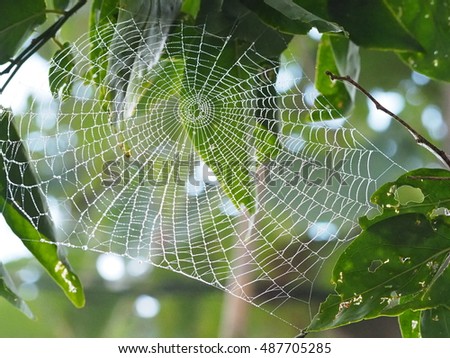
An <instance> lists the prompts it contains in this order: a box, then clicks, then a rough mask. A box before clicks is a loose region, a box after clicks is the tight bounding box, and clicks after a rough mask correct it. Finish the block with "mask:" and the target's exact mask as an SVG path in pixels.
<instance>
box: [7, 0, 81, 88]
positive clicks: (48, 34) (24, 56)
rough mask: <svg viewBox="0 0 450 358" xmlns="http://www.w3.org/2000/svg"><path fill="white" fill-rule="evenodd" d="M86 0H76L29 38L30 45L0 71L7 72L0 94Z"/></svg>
mask: <svg viewBox="0 0 450 358" xmlns="http://www.w3.org/2000/svg"><path fill="white" fill-rule="evenodd" d="M86 2H87V0H78V2H77V3H76V4H75V5H74V6H73V7H72V8H71V9H69V10H67V11H64V13H63V15H62V16H61V17H60V18H59V19H58V21H56V22H55V23H54V24H53V25H51V26H50V27H49V28H48V29H47V30H45V31H44V32H43V33H42V34H40V35H39V36H38V37H36V38H34V39H33V40H31V43H30V45H29V46H28V47H27V48H26V49H25V50H23V51H22V52H21V53H20V54H19V55H18V56H17V57H16V58H14V59H12V60H11V61H10V64H9V66H8V67H6V68H5V69H4V70H3V71H2V72H0V76H3V75H6V74H9V76H8V78H7V79H6V82H5V83H4V84H3V86H2V87H1V88H0V94H2V93H3V91H4V90H5V88H6V86H8V84H9V82H11V80H12V79H13V78H14V76H15V75H16V73H17V71H19V69H20V67H22V65H23V64H24V63H25V62H26V61H27V60H28V59H29V58H30V57H31V56H32V55H33V54H35V53H36V52H37V51H39V49H40V48H41V47H42V46H44V45H45V44H46V43H47V41H49V40H50V39H51V38H53V37H55V36H56V33H57V32H58V30H59V29H60V28H61V27H62V26H63V25H64V24H65V22H66V21H67V20H68V19H69V18H70V17H71V16H72V15H73V14H74V13H76V12H77V11H78V10H79V9H80V8H81V7H82V6H83V5H84V4H86Z"/></svg>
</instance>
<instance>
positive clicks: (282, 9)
mask: <svg viewBox="0 0 450 358" xmlns="http://www.w3.org/2000/svg"><path fill="white" fill-rule="evenodd" d="M248 2H249V3H255V2H254V1H248ZM264 3H265V4H267V5H268V6H269V7H271V8H273V9H275V10H276V11H278V12H279V13H281V14H282V15H284V16H285V17H286V18H288V19H290V20H292V21H294V22H296V23H303V24H306V25H307V27H306V28H308V27H309V28H308V30H310V29H311V28H312V27H316V28H317V30H319V31H320V32H342V31H343V28H342V27H341V26H340V25H338V24H336V23H333V22H330V21H327V20H325V19H323V18H321V17H319V16H317V15H316V13H317V12H316V11H317V10H319V11H318V12H319V13H320V12H321V10H322V7H323V2H321V1H319V2H316V3H315V4H314V2H311V1H301V0H295V1H294V0H264ZM303 3H305V4H306V5H307V6H308V7H309V8H312V10H311V11H308V10H307V9H306V8H305V7H304V6H302V5H303ZM253 6H254V7H256V6H255V4H253ZM259 8H260V9H261V10H260V12H262V13H263V14H266V18H270V15H269V14H268V13H267V11H268V9H267V7H265V6H260V7H259ZM272 11H273V10H272ZM272 18H273V17H272ZM279 22H280V23H282V22H283V21H282V20H281V19H280V20H279ZM290 25H292V22H291V23H290ZM304 29H305V27H304V26H299V30H300V31H299V32H293V33H300V34H301V33H304V32H303V31H304Z"/></svg>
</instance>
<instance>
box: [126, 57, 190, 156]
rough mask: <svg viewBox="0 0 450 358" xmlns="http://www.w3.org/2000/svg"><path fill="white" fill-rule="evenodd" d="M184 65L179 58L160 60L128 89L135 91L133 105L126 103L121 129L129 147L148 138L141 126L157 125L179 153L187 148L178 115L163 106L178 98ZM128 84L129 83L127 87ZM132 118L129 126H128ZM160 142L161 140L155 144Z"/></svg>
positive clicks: (170, 104)
mask: <svg viewBox="0 0 450 358" xmlns="http://www.w3.org/2000/svg"><path fill="white" fill-rule="evenodd" d="M184 71H185V64H184V61H183V59H181V58H175V57H170V58H165V59H160V61H159V62H158V63H156V64H155V65H154V66H153V67H152V68H150V69H149V71H148V73H146V74H144V75H143V78H142V81H141V83H139V84H134V85H133V88H132V89H131V90H130V92H131V93H133V94H135V98H134V99H133V100H134V102H135V103H136V104H135V105H134V104H132V103H130V102H131V101H129V103H127V106H129V108H127V109H126V113H127V115H126V116H125V117H126V118H124V120H123V123H121V127H122V128H121V131H122V133H123V137H124V139H125V141H126V143H125V145H126V147H127V148H130V149H131V155H133V154H134V153H133V152H134V151H133V148H139V147H141V146H142V143H146V142H147V141H148V133H147V132H146V131H142V130H141V127H142V126H148V127H151V128H158V130H159V131H161V132H162V133H164V134H165V135H166V136H167V138H170V140H171V142H170V145H172V146H175V147H178V148H179V151H180V152H181V151H182V150H183V148H184V150H186V149H187V148H186V147H185V146H186V139H187V133H186V132H185V130H184V128H183V126H182V125H180V123H179V121H178V118H177V116H174V115H173V112H172V111H168V110H165V108H176V107H177V104H176V103H177V101H178V98H179V96H180V95H181V92H182V90H183V80H184ZM130 85H131V83H130V84H129V86H130ZM128 121H131V122H132V125H129V126H128V125H127V122H128ZM157 144H158V145H162V144H161V143H157Z"/></svg>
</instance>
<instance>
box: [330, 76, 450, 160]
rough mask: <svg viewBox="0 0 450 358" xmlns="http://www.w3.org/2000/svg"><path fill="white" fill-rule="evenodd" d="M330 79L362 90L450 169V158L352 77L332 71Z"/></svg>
mask: <svg viewBox="0 0 450 358" xmlns="http://www.w3.org/2000/svg"><path fill="white" fill-rule="evenodd" d="M325 73H326V75H327V76H328V77H330V79H331V80H333V81H334V80H338V81H346V82H348V83H350V84H352V85H353V86H355V87H356V88H357V89H358V90H360V91H361V92H362V93H364V95H366V96H367V98H369V99H370V100H371V101H372V103H373V104H374V105H375V106H376V108H377V109H378V110H380V111H382V112H384V113H386V114H388V115H389V116H391V117H392V118H394V119H395V120H396V121H397V122H399V123H400V124H401V125H402V126H403V127H405V128H406V129H407V130H408V131H409V132H410V133H411V135H412V136H413V138H414V140H415V141H416V143H417V144H419V145H421V146H423V147H425V148H426V149H428V150H429V151H430V152H431V153H433V154H434V155H435V156H436V157H437V158H438V159H440V160H441V161H442V162H443V163H444V164H445V165H446V166H447V167H448V168H450V158H449V157H448V155H447V154H446V153H445V152H444V151H443V150H442V149H439V148H438V147H436V146H435V145H434V144H433V143H431V142H430V141H429V140H428V139H426V138H425V137H424V136H422V135H421V134H420V133H418V132H417V131H416V130H415V129H414V128H413V127H411V126H410V125H409V124H408V123H406V122H405V121H404V120H403V119H401V118H400V117H399V116H397V115H396V114H395V113H393V112H391V111H390V110H388V109H387V108H385V107H383V106H382V105H381V104H380V103H379V102H378V101H377V100H376V99H375V97H373V96H372V95H371V94H370V93H369V92H368V91H367V90H366V89H365V88H363V87H362V86H361V85H360V84H359V83H358V82H356V81H355V80H353V79H352V78H351V77H350V76H337V75H335V74H334V73H332V72H330V71H326V72H325Z"/></svg>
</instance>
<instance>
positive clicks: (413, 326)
mask: <svg viewBox="0 0 450 358" xmlns="http://www.w3.org/2000/svg"><path fill="white" fill-rule="evenodd" d="M421 312H423V311H413V310H407V311H405V312H403V313H402V314H400V315H399V316H398V324H399V326H400V331H401V332H402V337H403V338H420V337H421V335H420V316H421Z"/></svg>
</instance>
